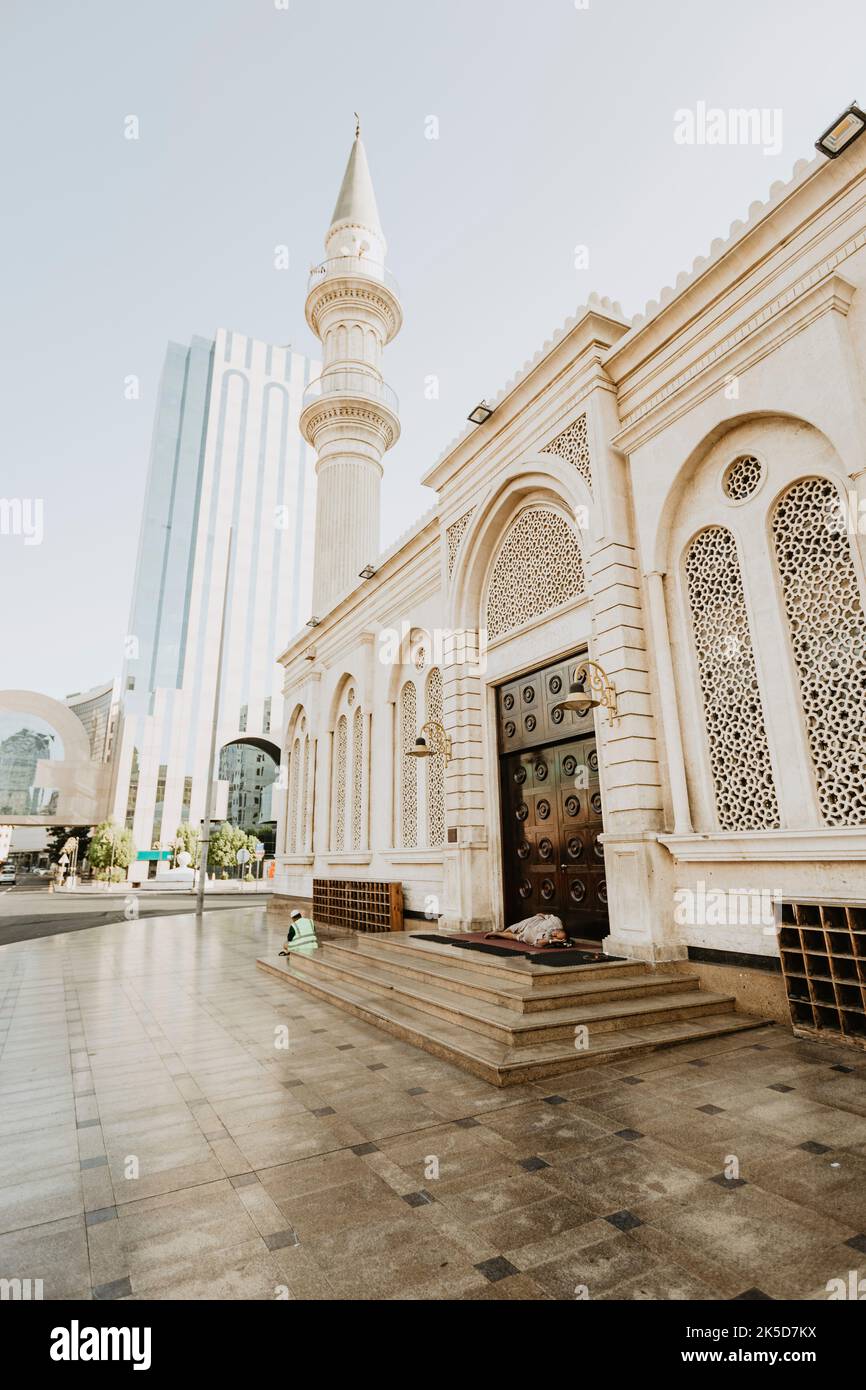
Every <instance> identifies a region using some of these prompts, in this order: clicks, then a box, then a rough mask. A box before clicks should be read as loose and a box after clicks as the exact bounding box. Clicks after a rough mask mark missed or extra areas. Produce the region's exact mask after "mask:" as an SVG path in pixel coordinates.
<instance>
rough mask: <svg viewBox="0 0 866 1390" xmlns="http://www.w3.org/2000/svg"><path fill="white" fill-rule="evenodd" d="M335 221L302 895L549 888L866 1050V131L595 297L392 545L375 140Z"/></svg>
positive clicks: (292, 775) (314, 393)
mask: <svg viewBox="0 0 866 1390" xmlns="http://www.w3.org/2000/svg"><path fill="white" fill-rule="evenodd" d="M325 249H326V258H325V260H324V261H323V263H322V264H321V265H320V266H318V267H317V268H316V270H315V271H314V272H313V274H312V276H311V280H310V286H309V292H308V297H307V301H306V315H307V321H308V323H309V324H310V327H311V328H312V330H313V332H314V333H315V334H316V336H317V337H318V338H319V339H320V340H321V343H322V358H323V366H322V374H321V377H320V379H319V380H318V381H317V382H315V383H313V386H312V387H310V388H308V390H307V394H306V395H305V398H304V406H303V410H302V412H301V416H300V429H301V432H302V435H303V437H304V439H305V440H306V441H307V442H308V443H309V444H310V445H311V446H312V447H313V448H314V449H315V450H316V453H317V459H318V462H317V504H316V545H315V555H314V575H313V612H312V614H311V618H310V623H309V624H308V625H307V626H306V627H304V628H303V629H302V630H301V631H300V632H299V633H298V634H297V635H296V636H294V637H293V638H292V640H291V641H290V642H289V644H288V646H287V648H286V649H285V651H284V652H283V653H282V655H281V657H280V660H281V663H282V666H283V667H284V671H285V679H284V710H285V712H286V722H285V726H284V728H283V731H282V735H281V741H282V760H283V773H284V776H285V778H286V794H285V805H284V809H283V811H282V813H281V820H280V824H279V827H278V837H277V866H276V880H275V888H276V891H277V895H278V898H277V901H278V902H283V903H288V902H291V903H292V904H294V903H295V902H297V901H301V902H309V901H312V900H313V899H314V898H315V896H316V894H317V893H318V894H320V895H321V894H323V893H328V892H331V893H333V892H335V891H338V890H339V889H340V886H341V885H343V887H344V888H345V886H346V885H347V884H351V885H353V887H352V889H351V893H354V895H355V898H354V901H355V902H356V903H362V902H364V901H367V899H365V898H364V893H363V888H364V885H369V886H370V890H371V892H372V890H373V886H374V885H375V886H379V885H385V886H386V887H387V886H388V885H395V884H396V885H399V889H398V890H395V891H393V892H392V896H391V898H390V899H389V901H390V903H391V907H392V909H393V908H394V905H395V904H397V905H398V907H399V903H400V902H401V901H402V913H403V917H402V924H403V925H404V926H405V928H406V929H407V930H411V931H416V932H417V931H427V932H431V931H432V932H435V931H437V930H438V931H441V932H448V933H455V934H456V933H467V932H469V933H473V932H479V931H489V930H493V929H496V928H501V927H503V926H504V925H507V924H509V923H513V922H515V921H517V920H518V919H520V918H524V917H528V916H530V915H531V914H533V913H536V912H551V913H554V914H556V915H557V916H559V917H560V918H561V919H562V920H563V922H565V924H566V926H567V928H568V929H569V932H570V933H571V935H572V936H573V937H575V938H579V939H580V940H581V941H584V942H588V943H592V944H594V945H595V946H596V948H598V949H601V948H603V949H604V951H605V952H606V953H607V954H608V955H610V956H615V957H619V958H622V959H624V960H626V961H627V962H640V963H644V965H645V966H649V967H653V968H655V967H659V966H661V965H663V964H664V965H665V966H666V967H667V968H670V969H672V970H676V969H683V968H686V965H687V967H688V969H689V970H690V971H692V972H693V973H694V974H695V975H697V976H698V977H699V978H700V980H701V982H702V984H703V986H704V988H705V989H706V988H709V989H720V988H722V989H725V990H727V991H730V993H731V994H732V995H733V996H734V999H735V1003H736V1007H737V1009H744V1010H747V1011H748V1010H751V1011H753V1012H755V1013H761V1014H763V1016H765V1017H766V1016H773V1017H776V1018H779V1019H784V1020H786V1021H788V1022H791V1023H792V1024H793V1026H795V1027H797V1028H802V1029H803V1030H805V1031H807V1032H808V1031H813V1032H820V1031H822V1030H825V1031H827V1032H830V1033H833V1034H834V1035H835V1036H837V1037H838V1036H841V1037H843V1038H846V1039H847V1040H849V1041H852V1042H854V1043H858V1042H859V1043H860V1044H862V1043H863V1042H864V1041H866V618H864V594H866V589H864V559H866V549H864V532H866V447H864V445H866V289H863V286H864V285H866V140H862V141H860V142H858V143H853V144H852V145H851V147H850V148H849V149H847V150H846V151H845V152H844V153H843V154H842V155H841V156H840V157H839V158H837V159H830V160H828V159H826V158H825V157H824V155H823V154H820V153H819V154H818V155H816V157H815V158H814V159H813V160H812V161H810V162H807V161H801V162H800V163H799V164H798V165H797V166H796V167H795V169H794V173H793V177H792V178H791V180H790V181H789V182H785V183H781V182H780V183H777V184H774V185H773V187H772V188H771V189H770V195H769V199H768V201H767V202H765V203H756V204H753V205H752V207H751V208H750V210H749V214H748V218H747V220H746V221H744V222H735V223H734V224H733V226H732V227H731V229H730V232H729V234H728V235H727V237H725V238H722V239H719V240H717V241H715V242H714V243H713V244H712V246H711V248H710V252H709V254H708V256H706V257H699V258H698V259H697V260H696V261H695V262H694V265H693V266H692V268H691V270H689V271H687V272H684V273H683V274H681V275H680V276H679V277H678V279H677V282H676V286H675V287H674V288H667V289H665V290H664V291H663V292H662V294H661V296H660V299H659V301H658V302H652V303H650V304H649V305H648V306H647V308H646V311H645V313H644V314H640V315H638V316H637V317H636V318H634V319H632V320H629V319H628V318H626V317H625V316H624V315H623V313H622V312H621V310H620V308H619V305H618V304H616V303H611V301H609V300H608V299H599V298H597V297H595V296H592V297H591V298H590V301H589V302H588V303H587V304H586V305H584V306H582V307H581V308H580V309H579V310H578V311H577V312H576V313H575V314H574V316H573V317H571V318H570V319H568V320H567V322H566V323H565V324H564V325H563V327H562V328H561V329H560V330H559V331H558V332H557V333H555V334H554V336H553V337H552V338H551V339H550V341H548V342H547V343H545V344H544V346H543V348H542V349H541V350H540V351H539V352H537V353H536V354H535V356H533V357H532V358H531V359H530V360H529V361H527V362H526V363H525V364H524V366H523V367H522V368H521V370H520V371H519V372H518V373H517V375H516V376H515V377H514V378H513V379H512V380H511V381H510V382H509V383H508V384H507V385H506V386H505V387H504V388H503V390H502V391H501V392H500V393H499V395H498V396H497V397H496V398H495V399H494V400H492V401H490V402H488V403H486V404H485V405H484V406H483V407H481V408H480V410H479V412H478V414H477V417H476V421H475V422H472V423H468V424H467V427H466V428H465V429H464V431H463V432H462V434H461V435H459V436H458V438H457V439H455V440H454V442H453V443H452V444H451V445H450V446H449V447H448V449H447V450H446V451H445V453H444V454H443V455H442V456H441V457H440V458H439V459H437V460H436V461H435V462H433V463H431V466H430V467H429V469H428V470H427V472H426V474H425V475H424V478H423V482H424V484H425V485H426V486H427V487H429V488H430V490H431V494H432V498H433V502H432V506H431V508H430V510H429V511H428V512H427V513H426V515H424V516H423V517H422V518H421V519H420V521H419V522H418V523H417V524H416V525H415V526H414V527H413V528H412V529H411V530H410V531H409V532H408V533H406V534H405V535H404V536H403V537H401V539H400V540H399V541H398V542H397V543H396V544H394V545H392V546H391V547H390V548H388V549H387V550H386V551H385V552H384V553H379V543H378V538H379V501H380V490H381V487H382V480H383V476H385V477H387V475H386V474H384V473H383V458H384V456H385V454H386V453H387V450H388V449H389V448H390V447H391V446H392V445H393V444H394V443H395V441H396V440H397V438H398V435H399V430H400V424H399V416H398V406H397V401H396V398H395V396H394V393H393V392H392V390H391V389H390V387H389V386H388V385H387V382H386V377H385V375H384V374H383V372H384V363H385V357H386V353H385V349H386V348H388V347H389V345H390V344H391V343H392V342H393V341H394V340H395V339H396V338H397V335H398V334H399V331H400V327H401V323H402V310H401V305H400V295H399V289H398V287H397V285H396V283H395V281H394V280H393V278H392V276H391V274H390V272H389V270H388V268H387V264H386V249H387V248H386V241H385V235H384V232H383V230H382V226H381V223H380V218H379V213H378V210H377V202H376V198H375V195H374V191H373V185H372V181H371V177H370V172H369V168H368V164H367V158H366V154H365V150H364V145H363V143H362V141H361V139H360V134H358V135H357V136H356V139H355V142H354V144H353V147H352V151H351V154H350V157H349V162H348V166H347V169H346V173H345V177H344V179H343V184H342V187H341V189H340V193H339V197H338V199H337V204H336V208H335V210H334V216H333V220H332V222H331V225H330V228H329V229H328V232H327V235H326V238H325ZM393 350H394V351H396V350H397V348H396V346H395V348H394V349H393ZM584 663H587V664H584ZM587 695H591V696H592V698H593V700H594V701H595V703H594V705H593V706H592V707H591V708H587V705H588V701H587V699H586V696H587ZM419 738H421V739H423V740H424V742H423V744H418V740H419ZM416 754H421V756H416ZM334 885H336V888H334ZM347 891H348V890H347ZM389 891H391V890H389ZM344 896H345V895H344ZM368 897H369V895H368ZM351 900H352V899H351V894H350V896H349V898H348V899H347V901H351ZM360 910H361V909H360V908H359V911H360ZM356 924H357V925H360V924H361V923H360V922H358V923H356ZM684 963H685V964H684Z"/></svg>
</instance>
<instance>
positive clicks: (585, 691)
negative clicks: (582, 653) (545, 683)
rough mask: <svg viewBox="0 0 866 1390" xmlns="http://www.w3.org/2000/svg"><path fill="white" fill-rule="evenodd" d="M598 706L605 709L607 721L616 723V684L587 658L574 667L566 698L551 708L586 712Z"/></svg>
mask: <svg viewBox="0 0 866 1390" xmlns="http://www.w3.org/2000/svg"><path fill="white" fill-rule="evenodd" d="M599 707H601V708H602V709H605V710H607V717H608V720H609V722H610V723H611V724H616V722H617V720H618V719H619V713H618V710H617V704H616V686H615V685H614V683H613V681H612V680H611V679H610V677H609V676H608V674H607V672H606V671H605V670H604V669H603V668H602V667H601V666H599V664H598V662H596V661H590V660H589V659H588V658H587V659H585V660H584V661H581V662H580V663H579V664H578V665H577V666H576V667H575V669H574V675H573V677H572V679H571V683H570V685H569V687H568V695H567V696H566V698H565V699H564V700H561V701H560V703H559V704H558V705H554V707H553V708H554V709H558V710H567V709H568V710H573V711H574V713H575V714H586V713H587V711H588V710H591V709H598V708H599Z"/></svg>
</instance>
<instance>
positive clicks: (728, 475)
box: [722, 454, 764, 502]
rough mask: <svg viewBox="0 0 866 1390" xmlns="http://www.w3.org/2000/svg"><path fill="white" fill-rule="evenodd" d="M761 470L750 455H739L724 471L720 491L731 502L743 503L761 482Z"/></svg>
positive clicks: (759, 465) (756, 461) (759, 464)
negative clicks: (721, 490)
mask: <svg viewBox="0 0 866 1390" xmlns="http://www.w3.org/2000/svg"><path fill="white" fill-rule="evenodd" d="M763 471H764V470H763V468H762V466H761V463H760V461H759V460H758V459H756V458H754V457H753V456H752V455H751V454H741V455H740V457H739V458H736V459H734V461H733V463H731V464H729V465H728V467H727V468H726V469H725V473H724V476H723V478H722V489H723V491H724V494H725V496H726V497H729V498H730V499H731V501H732V502H745V500H746V498H747V497H751V495H752V493H753V492H754V491H755V489H756V488H757V486H758V484H759V483H760V481H761V477H762V474H763Z"/></svg>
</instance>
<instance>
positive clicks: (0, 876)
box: [0, 859, 18, 887]
mask: <svg viewBox="0 0 866 1390" xmlns="http://www.w3.org/2000/svg"><path fill="white" fill-rule="evenodd" d="M17 882H18V874H17V872H16V869H15V865H14V864H12V863H11V862H10V861H9V860H8V859H7V861H6V863H5V864H0V887H9V886H11V885H13V884H15V883H17Z"/></svg>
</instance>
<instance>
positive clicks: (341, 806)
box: [334, 714, 349, 851]
mask: <svg viewBox="0 0 866 1390" xmlns="http://www.w3.org/2000/svg"><path fill="white" fill-rule="evenodd" d="M348 741H349V740H348V725H347V724H346V716H345V714H341V715H340V718H339V719H338V720H337V758H336V772H335V779H334V780H335V792H336V796H335V798H334V805H335V812H334V848H335V849H336V850H338V851H339V850H342V849H345V846H346V758H347V752H348Z"/></svg>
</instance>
